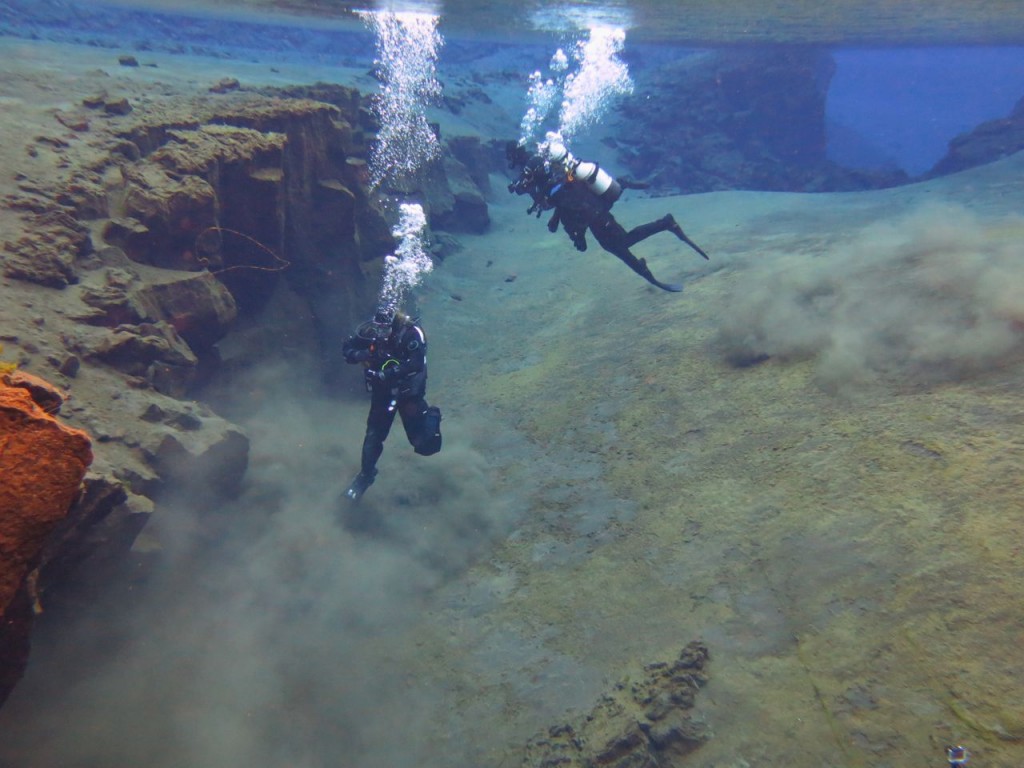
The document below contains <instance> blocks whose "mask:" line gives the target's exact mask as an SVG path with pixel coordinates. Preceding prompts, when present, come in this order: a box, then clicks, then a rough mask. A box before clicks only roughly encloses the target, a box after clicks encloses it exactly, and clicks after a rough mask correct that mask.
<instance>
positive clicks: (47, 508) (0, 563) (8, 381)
mask: <svg viewBox="0 0 1024 768" xmlns="http://www.w3.org/2000/svg"><path fill="white" fill-rule="evenodd" d="M33 393H34V394H35V397H36V398H38V400H37V399H34V398H33ZM60 400H61V396H60V394H59V393H58V392H57V391H56V390H53V388H51V387H47V386H45V383H44V382H42V380H40V379H37V378H35V377H29V376H25V375H24V374H8V375H5V376H4V377H3V378H2V379H0V477H2V478H3V482H2V483H0V703H2V702H3V700H4V699H6V697H7V694H8V693H9V692H10V689H11V688H12V687H13V685H14V683H15V682H16V681H17V680H18V678H20V676H21V673H22V671H23V669H24V665H25V662H26V660H27V652H28V632H29V630H30V628H31V616H32V608H33V605H32V603H33V600H34V597H33V587H32V583H31V581H32V580H31V579H30V574H31V573H32V572H33V571H34V569H35V568H36V567H37V566H38V564H39V558H40V554H41V552H42V549H43V546H44V543H45V541H46V538H47V536H48V535H49V534H50V533H51V531H52V530H53V529H54V527H55V526H56V525H57V524H58V523H59V522H60V521H61V520H63V519H64V518H65V516H66V515H67V514H68V510H69V509H70V507H71V505H72V503H73V502H74V501H75V499H76V498H77V496H78V494H79V491H80V488H81V485H82V479H83V478H84V477H85V472H86V470H87V469H88V467H89V465H90V463H91V462H92V448H91V443H90V440H89V437H88V436H87V435H86V434H85V433H84V432H82V431H80V430H77V429H71V428H69V427H66V426H64V425H63V424H61V423H59V422H58V421H57V420H56V419H55V418H54V417H53V416H52V415H51V414H50V413H48V412H47V411H46V410H44V408H43V407H42V406H43V405H45V406H46V407H49V408H52V407H53V404H54V403H57V407H59V402H60Z"/></svg>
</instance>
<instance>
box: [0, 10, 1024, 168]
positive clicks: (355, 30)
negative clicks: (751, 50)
mask: <svg viewBox="0 0 1024 768" xmlns="http://www.w3.org/2000/svg"><path fill="white" fill-rule="evenodd" d="M211 9H213V10H215V9H216V6H211ZM444 27H445V23H444V20H443V19H442V23H441V29H442V32H444ZM0 35H13V36H18V37H31V38H36V39H46V40H54V41H58V42H71V43H79V44H86V45H93V46H99V47H108V48H114V49H118V50H120V51H124V50H128V51H150V50H159V51H165V52H171V53H181V54H193V55H203V56H213V57H219V58H226V59H241V60H250V61H257V60H258V61H308V62H314V63H320V64H341V65H346V66H356V65H360V64H368V63H369V62H372V60H373V57H374V41H373V37H372V35H371V34H370V33H369V32H368V31H367V30H365V29H362V28H361V27H360V26H359V25H358V24H355V25H353V24H348V25H343V26H339V25H338V24H332V25H330V26H325V25H324V24H323V22H317V21H315V20H310V19H308V18H297V19H296V20H295V23H294V24H281V23H275V22H273V21H265V22H246V21H244V20H242V19H239V18H237V17H234V18H231V19H230V20H227V21H226V20H225V19H224V18H222V17H218V16H216V15H202V14H198V13H195V12H192V13H176V14H171V13H166V12H158V11H153V10H146V9H141V8H130V7H118V6H108V5H104V4H97V3H88V2H77V3H75V2H60V1H59V0H31V1H30V0H11V1H10V2H6V3H3V4H0ZM563 37H564V36H563ZM551 40H554V41H558V42H564V40H562V39H560V38H559V37H558V36H551ZM506 46H508V47H513V46H514V47H517V48H518V47H522V46H526V49H525V50H527V51H528V52H529V53H528V55H525V56H523V57H522V58H523V60H527V61H530V62H535V61H543V60H544V58H545V56H546V55H549V54H550V50H551V45H550V43H545V42H538V41H537V40H536V39H532V40H529V41H527V40H523V41H520V42H517V43H514V44H509V43H502V42H495V41H494V40H490V39H471V38H467V37H465V35H464V34H463V35H462V36H454V35H447V37H446V43H445V48H444V51H443V53H442V56H441V61H440V62H439V66H440V67H441V69H442V70H444V69H445V68H457V67H460V66H468V65H472V66H474V67H476V66H481V65H484V66H486V61H487V60H488V59H492V60H493V58H494V57H493V54H494V53H495V52H496V51H497V50H500V49H501V48H502V47H506ZM687 50H688V51H689V50H692V49H687ZM674 55H675V53H674V50H673V48H672V47H671V46H666V45H657V46H653V45H645V44H643V43H640V44H633V45H629V44H627V49H626V51H625V53H624V58H626V60H628V61H630V62H631V65H632V66H634V68H641V67H643V66H644V65H648V66H650V65H656V64H657V63H659V62H663V61H665V60H666V59H669V58H672V57H673V56H674ZM833 56H834V58H835V60H836V65H837V66H836V73H835V76H834V78H833V80H832V83H831V87H830V90H829V93H828V102H827V114H826V119H827V121H828V124H829V146H828V150H829V155H830V157H831V158H832V159H834V160H836V161H837V162H840V164H842V165H845V166H848V167H853V168H879V167H888V168H891V167H895V168H901V169H903V170H905V171H906V172H907V173H909V174H910V175H911V176H915V175H918V174H921V173H924V172H926V171H927V170H928V169H929V168H931V167H932V165H934V163H935V162H936V161H938V160H939V159H940V158H941V157H942V156H943V154H944V153H945V151H946V148H947V146H948V144H949V142H950V141H951V140H952V139H953V138H954V137H956V136H957V135H959V134H961V133H964V132H967V131H970V130H971V129H972V128H974V127H975V126H977V125H978V124H979V123H981V122H984V121H987V120H993V119H997V118H1001V117H1005V116H1007V115H1008V114H1009V113H1010V111H1011V110H1012V109H1013V107H1014V105H1015V104H1016V102H1017V101H1018V100H1019V99H1020V98H1021V97H1022V96H1024V46H1022V47H994V48H989V47H982V46H971V47H928V48H920V47H906V48H903V47H887V48H842V47H840V48H835V49H834V50H833Z"/></svg>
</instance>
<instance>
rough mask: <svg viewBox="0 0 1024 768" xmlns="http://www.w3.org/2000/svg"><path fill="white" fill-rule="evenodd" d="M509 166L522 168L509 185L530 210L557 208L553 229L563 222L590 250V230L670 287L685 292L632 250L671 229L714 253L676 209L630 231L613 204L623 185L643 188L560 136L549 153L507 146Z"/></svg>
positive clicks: (649, 278)
mask: <svg viewBox="0 0 1024 768" xmlns="http://www.w3.org/2000/svg"><path fill="white" fill-rule="evenodd" d="M506 156H507V158H508V164H509V168H513V169H516V168H518V169H519V177H518V178H517V179H516V180H515V181H513V182H512V183H511V184H509V186H508V191H509V192H511V193H513V194H517V195H530V197H531V198H532V199H533V205H531V206H530V208H529V209H527V213H536V214H537V216H538V217H539V216H540V214H541V213H542V212H543V211H549V210H553V211H554V212H553V213H552V215H551V218H550V219H549V220H548V231H550V232H557V231H558V225H559V224H561V225H562V228H563V229H564V230H565V233H566V234H567V235H569V239H570V240H572V242H573V245H574V246H576V250H578V251H585V250H586V249H587V240H586V232H587V229H590V231H591V232H593V234H594V237H595V238H596V239H597V242H598V244H599V245H600V246H601V247H602V248H603V249H604V250H606V251H608V253H610V254H612V255H613V256H616V257H618V258H619V259H620V260H621V261H622V262H623V263H625V264H626V266H628V267H629V268H630V269H632V270H633V271H634V272H636V273H637V274H638V275H640V276H641V277H642V278H644V279H645V280H646V281H647V282H649V283H651V284H652V285H656V286H657V287H658V288H661V289H662V290H664V291H672V292H679V291H681V290H683V287H682V286H681V285H677V284H674V283H663V282H661V281H660V280H658V279H657V278H655V277H654V275H653V274H652V273H651V270H650V268H649V267H648V266H647V262H646V261H645V260H644V259H641V258H638V257H637V256H635V255H634V254H633V253H632V251H630V250H629V249H630V248H631V247H632V246H634V245H636V244H637V243H639V242H640V241H641V240H646V239H647V238H648V237H650V236H651V235H656V234H657V233H658V232H671V233H672V234H674V235H675V236H676V237H678V238H679V239H680V240H682V241H683V242H684V243H686V244H687V245H688V246H690V247H691V248H693V250H695V251H696V252H697V253H699V254H700V255H701V256H703V257H704V258H705V259H707V258H708V255H707V254H706V253H704V251H703V250H702V249H701V248H700V246H698V245H697V244H696V243H694V242H693V241H692V240H691V239H690V238H689V237H687V236H686V233H685V232H683V229H682V227H680V226H679V224H678V223H677V222H676V220H675V218H674V217H673V216H672V214H668V215H666V216H662V217H661V218H660V219H657V220H655V221H652V222H649V223H647V224H641V225H640V226H638V227H634V228H633V229H631V230H629V231H626V228H625V227H623V226H622V225H621V224H619V222H618V221H616V220H615V217H614V216H612V214H611V209H612V206H613V205H614V204H615V202H616V201H617V200H618V199H619V198H620V197H621V196H622V191H623V189H643V188H645V187H646V185H645V184H640V183H637V182H634V181H630V180H629V179H625V178H620V179H618V180H616V179H614V178H612V177H611V175H609V174H608V173H607V172H606V171H604V170H602V169H601V167H600V166H599V165H598V164H597V163H593V162H584V161H580V160H577V159H576V158H575V157H573V156H572V154H571V153H570V152H569V151H568V150H567V149H566V148H565V145H564V144H562V143H561V141H559V140H558V139H557V138H552V139H550V140H549V141H548V143H547V144H546V146H545V149H544V154H534V155H531V154H530V153H529V152H528V151H527V150H526V148H525V147H523V146H521V145H520V144H518V143H516V142H514V141H510V142H509V143H508V145H507V146H506Z"/></svg>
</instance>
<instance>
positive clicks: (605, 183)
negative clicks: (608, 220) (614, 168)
mask: <svg viewBox="0 0 1024 768" xmlns="http://www.w3.org/2000/svg"><path fill="white" fill-rule="evenodd" d="M572 173H573V175H574V176H575V178H576V180H577V181H582V182H583V183H584V184H586V185H587V188H588V189H589V190H590V191H591V192H593V193H594V194H595V195H597V196H598V197H599V198H600V199H601V201H602V202H603V203H604V204H605V205H607V206H608V207H609V208H610V207H611V206H612V204H613V203H614V202H615V201H616V200H618V199H619V198H620V197H622V185H621V184H619V182H617V181H616V180H615V179H613V178H612V175H611V174H610V173H608V171H606V170H603V169H602V168H601V166H600V165H598V164H597V163H591V162H583V161H580V160H577V161H576V167H575V168H574V169H573V172H572Z"/></svg>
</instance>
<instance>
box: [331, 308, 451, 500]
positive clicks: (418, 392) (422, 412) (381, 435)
mask: <svg viewBox="0 0 1024 768" xmlns="http://www.w3.org/2000/svg"><path fill="white" fill-rule="evenodd" d="M342 354H343V355H344V356H345V362H348V363H353V364H356V363H362V364H363V367H364V369H365V370H364V372H363V376H364V378H365V381H366V389H367V391H368V392H369V393H370V414H369V416H368V417H367V419H366V436H365V437H364V438H363V453H362V467H361V468H360V471H359V474H358V475H356V476H355V478H354V479H353V480H352V484H351V485H350V486H349V488H348V490H347V491H346V492H345V495H346V496H348V498H350V499H352V500H353V501H356V500H358V499H359V498H360V497H361V496H362V495H363V494H364V493H365V492H366V490H367V489H368V488H369V487H370V486H371V485H373V481H374V479H376V477H377V459H379V458H380V455H381V453H383V451H384V441H385V440H386V439H387V436H388V433H389V432H390V431H391V425H392V424H393V423H394V421H395V413H398V414H400V415H401V417H402V426H403V427H405V435H406V437H408V438H409V443H410V444H411V445H412V447H413V450H414V451H416V453H418V454H420V455H421V456H432V455H433V454H435V453H437V452H438V451H440V450H441V409H440V408H437V407H436V406H432V405H427V401H426V400H425V399H424V395H425V394H426V391H427V337H426V336H425V335H424V333H423V329H422V328H420V327H419V326H418V325H417V324H416V322H415V320H413V319H412V318H410V317H409V316H408V315H405V314H404V313H402V312H393V311H388V310H385V309H378V310H377V312H376V314H374V316H373V319H372V320H369V321H367V322H365V323H363V324H361V325H360V326H359V328H358V329H356V333H355V334H354V335H353V336H350V337H349V338H348V339H346V340H345V343H344V345H343V346H342Z"/></svg>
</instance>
